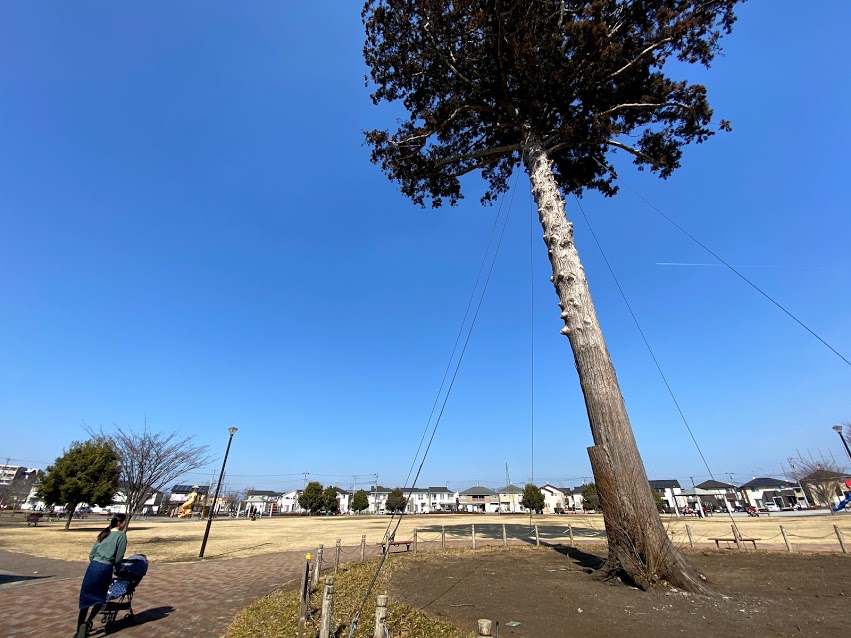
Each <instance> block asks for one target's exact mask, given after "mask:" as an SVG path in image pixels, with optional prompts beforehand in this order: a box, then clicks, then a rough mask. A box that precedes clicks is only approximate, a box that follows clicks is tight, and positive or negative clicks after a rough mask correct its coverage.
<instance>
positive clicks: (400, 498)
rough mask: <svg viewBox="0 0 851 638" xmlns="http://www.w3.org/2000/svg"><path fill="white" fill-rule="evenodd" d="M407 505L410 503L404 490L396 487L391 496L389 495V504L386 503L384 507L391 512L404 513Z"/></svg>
mask: <svg viewBox="0 0 851 638" xmlns="http://www.w3.org/2000/svg"><path fill="white" fill-rule="evenodd" d="M407 505H408V501H407V499H406V498H405V494H404V493H403V492H402V488H401V487H394V488H393V489H392V490H390V494H388V495H387V503H385V505H384V507H385V508H387V509H388V510H389V511H391V512H403V511H405V507H406V506H407Z"/></svg>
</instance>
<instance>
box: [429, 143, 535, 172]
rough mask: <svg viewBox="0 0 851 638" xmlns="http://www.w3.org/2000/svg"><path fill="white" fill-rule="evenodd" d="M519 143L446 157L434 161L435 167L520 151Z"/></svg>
mask: <svg viewBox="0 0 851 638" xmlns="http://www.w3.org/2000/svg"><path fill="white" fill-rule="evenodd" d="M519 150H520V145H519V144H508V145H506V146H495V147H494V148H487V149H484V150H482V151H476V152H475V153H467V154H465V155H453V156H452V157H447V158H444V159H442V160H440V161H438V162H435V163H434V166H435V168H439V167H441V166H446V165H447V164H452V163H453V162H463V161H464V160H471V159H477V158H480V157H487V156H488V155H500V154H502V153H505V152H507V151H519Z"/></svg>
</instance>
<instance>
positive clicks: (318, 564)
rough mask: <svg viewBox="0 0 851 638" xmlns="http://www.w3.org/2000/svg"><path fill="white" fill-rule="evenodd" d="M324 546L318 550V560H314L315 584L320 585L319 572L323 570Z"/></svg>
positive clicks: (315, 585)
mask: <svg viewBox="0 0 851 638" xmlns="http://www.w3.org/2000/svg"><path fill="white" fill-rule="evenodd" d="M323 548H324V546H323V545H320V546H319V549H317V550H316V560H314V561H313V583H312V584H313V586H314V587H317V586H318V585H319V572H321V571H322V550H323Z"/></svg>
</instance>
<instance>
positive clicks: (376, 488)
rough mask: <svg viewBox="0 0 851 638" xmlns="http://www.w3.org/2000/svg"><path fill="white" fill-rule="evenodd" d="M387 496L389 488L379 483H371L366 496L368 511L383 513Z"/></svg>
mask: <svg viewBox="0 0 851 638" xmlns="http://www.w3.org/2000/svg"><path fill="white" fill-rule="evenodd" d="M388 496H390V490H389V489H388V488H386V487H382V486H381V485H373V486H372V487H371V488H370V490H369V494H367V497H366V498H367V500H368V501H369V507H368V508H367V509H368V511H369V512H371V513H373V514H384V511H385V509H386V504H387V497H388Z"/></svg>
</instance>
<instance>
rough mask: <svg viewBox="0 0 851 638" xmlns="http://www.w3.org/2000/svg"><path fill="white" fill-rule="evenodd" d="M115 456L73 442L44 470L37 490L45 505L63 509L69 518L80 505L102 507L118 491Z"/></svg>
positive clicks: (101, 447)
mask: <svg viewBox="0 0 851 638" xmlns="http://www.w3.org/2000/svg"><path fill="white" fill-rule="evenodd" d="M118 471H119V468H118V456H117V455H116V454H115V452H114V451H113V450H112V447H111V446H109V445H107V444H105V443H96V442H94V441H84V442H82V443H81V442H79V441H75V442H74V443H72V444H71V447H69V448H68V450H67V451H66V452H65V454H63V455H62V456H60V457H59V458H57V459H56V461H55V462H54V463H53V465H49V466H48V467H47V470H46V473H45V476H44V478H43V479H42V480H41V485H40V487H39V489H38V495H39V498H42V499H44V502H45V503H48V504H54V505H64V506H65V507H67V510H68V522H67V523H66V525H65V528H66V529H67V528H68V527H69V526H70V524H71V516H72V515H73V513H74V510H75V509H76V508H77V506H78V505H79V504H80V503H88V504H89V505H97V506H99V507H105V506H107V505H109V504H111V503H112V499H113V497H114V496H115V493H116V492H117V491H118Z"/></svg>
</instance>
